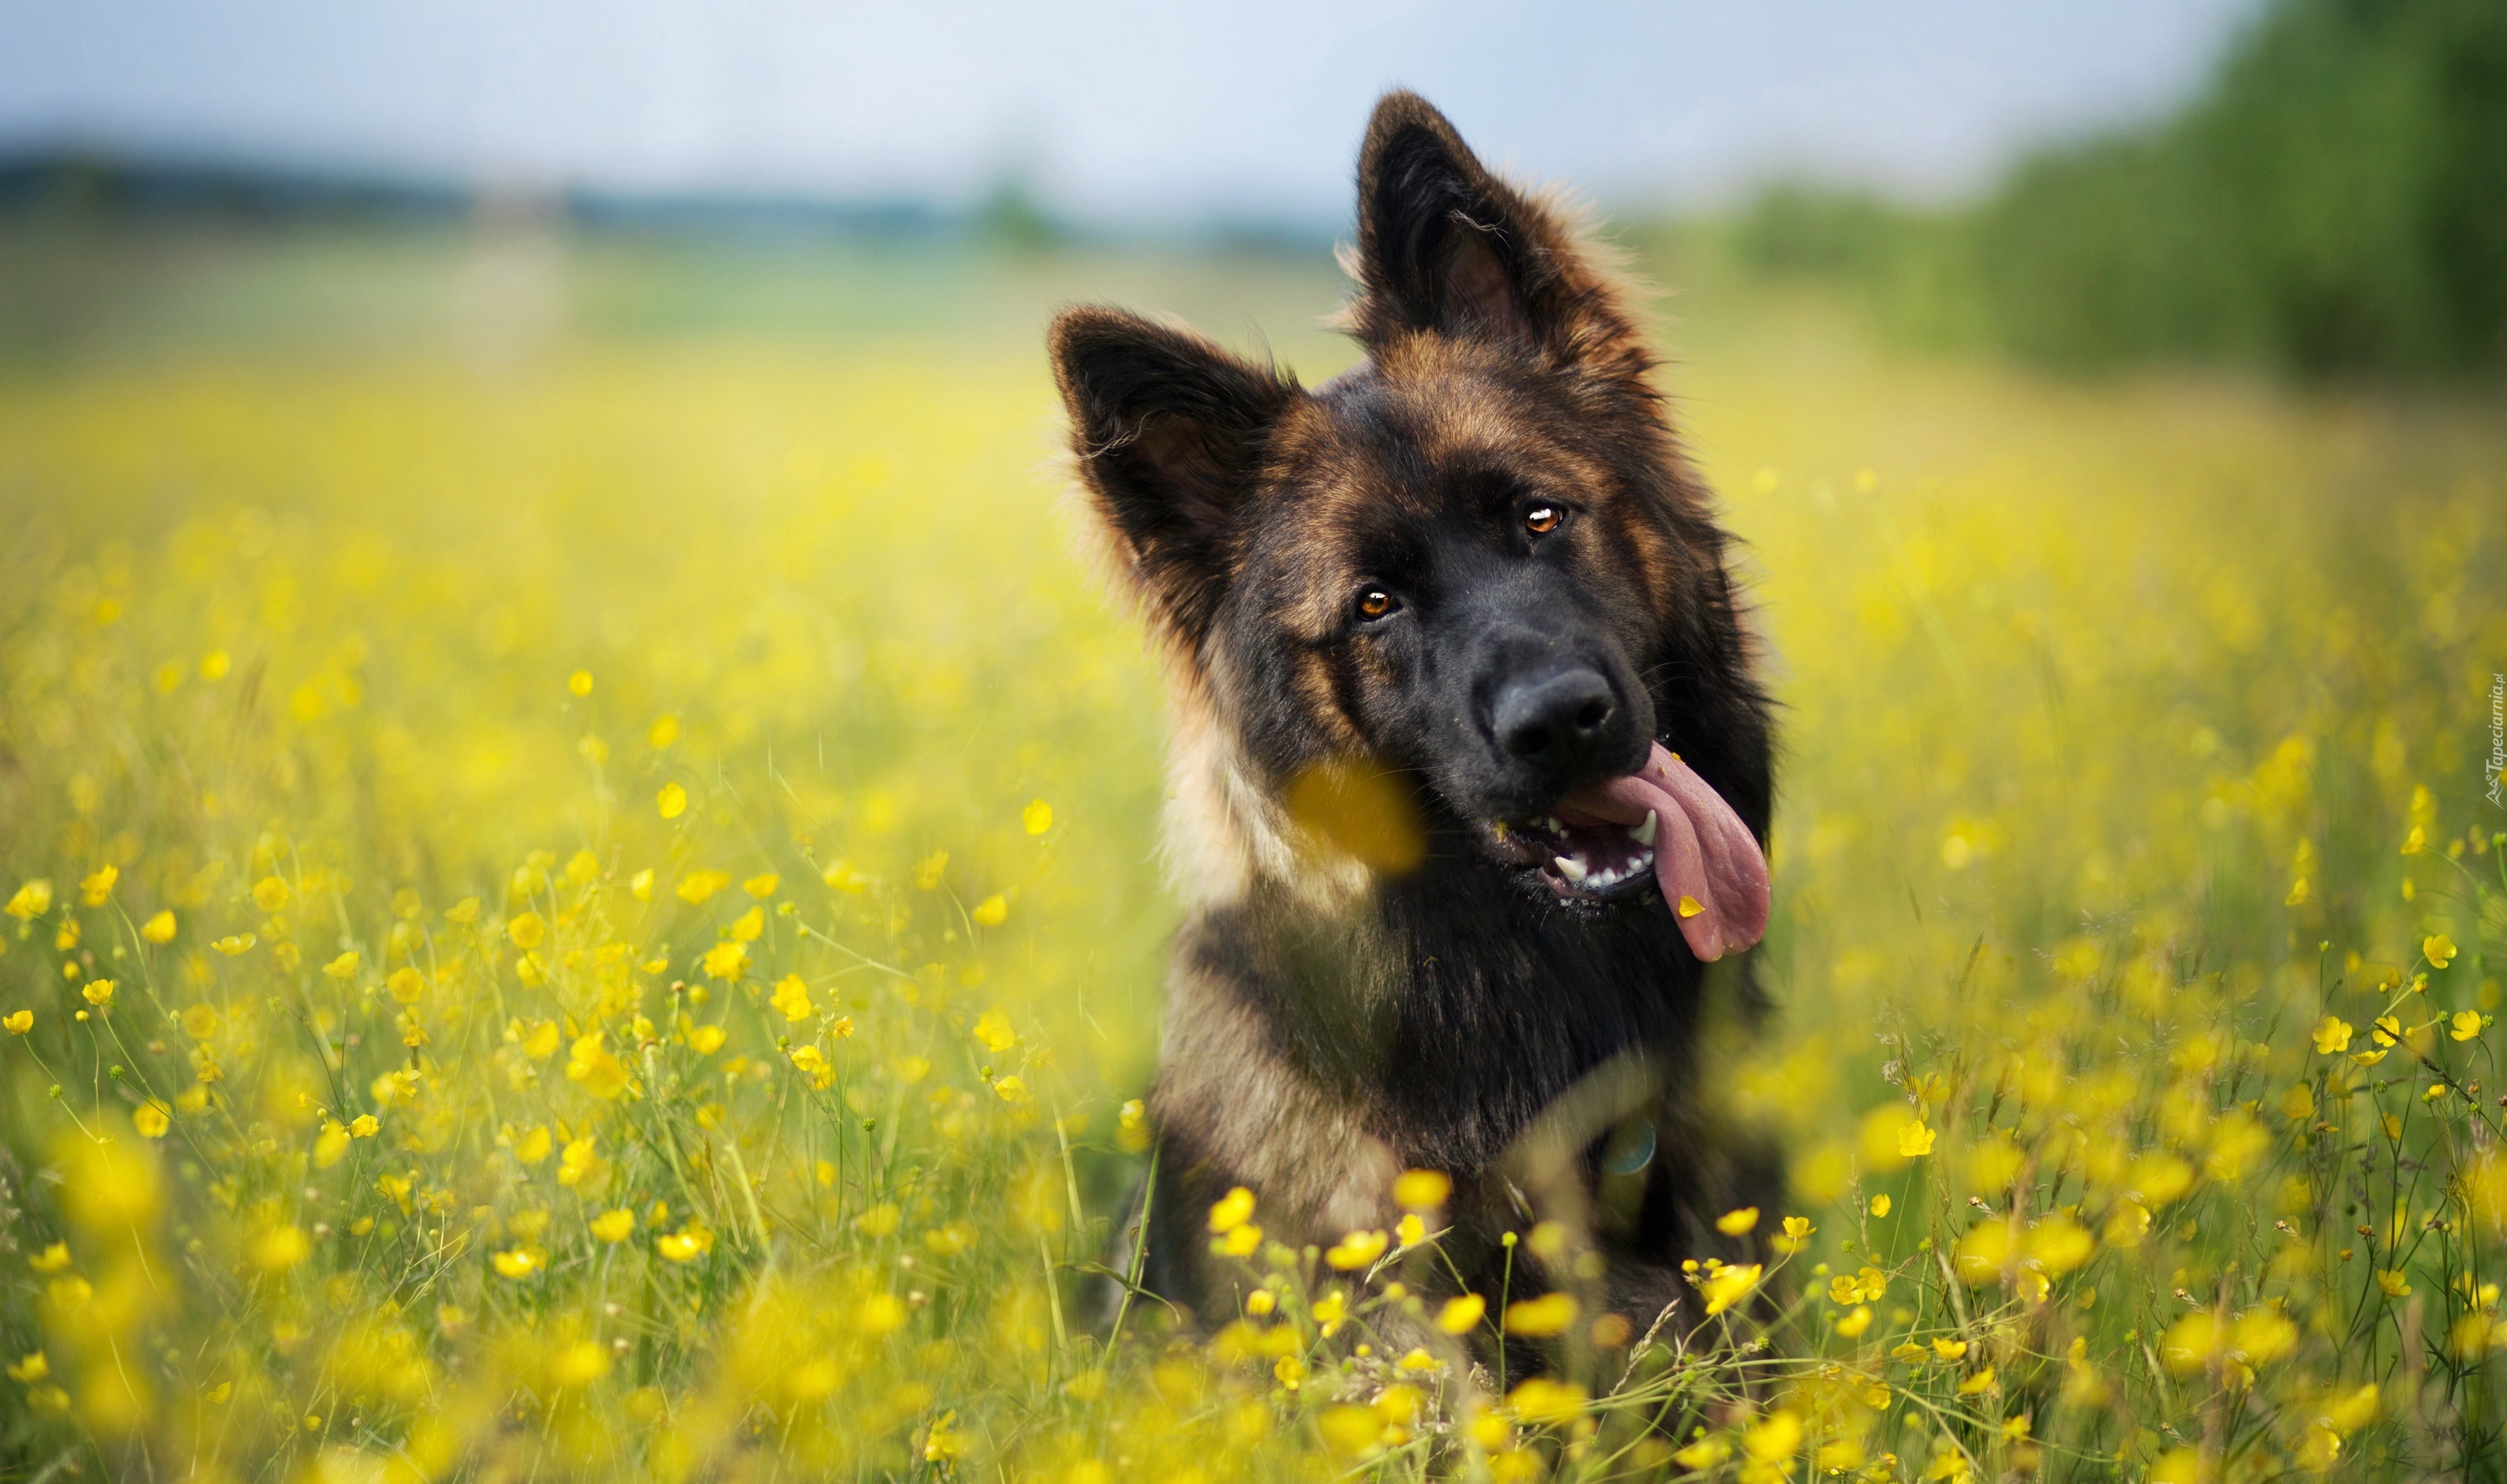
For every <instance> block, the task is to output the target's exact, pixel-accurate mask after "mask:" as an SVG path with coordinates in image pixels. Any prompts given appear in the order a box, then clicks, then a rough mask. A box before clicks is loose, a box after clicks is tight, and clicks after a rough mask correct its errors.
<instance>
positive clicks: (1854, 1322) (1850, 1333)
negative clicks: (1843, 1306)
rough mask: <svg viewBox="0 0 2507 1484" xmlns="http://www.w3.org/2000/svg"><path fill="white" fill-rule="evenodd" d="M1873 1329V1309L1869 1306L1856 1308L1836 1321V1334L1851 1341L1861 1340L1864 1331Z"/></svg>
mask: <svg viewBox="0 0 2507 1484" xmlns="http://www.w3.org/2000/svg"><path fill="white" fill-rule="evenodd" d="M1869 1328H1871V1306H1870V1305H1869V1304H1865V1305H1862V1306H1860V1307H1858V1308H1856V1309H1855V1310H1854V1311H1853V1312H1852V1313H1850V1314H1848V1315H1846V1316H1845V1317H1844V1318H1843V1319H1840V1320H1838V1321H1836V1332H1837V1333H1838V1334H1840V1335H1843V1336H1844V1337H1845V1338H1847V1339H1849V1340H1851V1339H1856V1338H1859V1337H1860V1336H1861V1335H1862V1333H1863V1331H1865V1330H1867V1329H1869Z"/></svg>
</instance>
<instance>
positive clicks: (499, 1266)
mask: <svg viewBox="0 0 2507 1484" xmlns="http://www.w3.org/2000/svg"><path fill="white" fill-rule="evenodd" d="M488 1261H489V1262H490V1263H491V1264H493V1265H494V1267H495V1269H496V1276H498V1277H499V1278H512V1279H517V1280H519V1279H525V1278H528V1277H530V1276H531V1275H532V1274H533V1273H536V1272H538V1271H539V1269H540V1259H539V1258H538V1257H537V1256H536V1255H534V1254H533V1253H532V1251H531V1249H529V1248H527V1247H517V1248H509V1249H506V1250H504V1251H501V1252H494V1253H491V1254H490V1256H489V1258H488Z"/></svg>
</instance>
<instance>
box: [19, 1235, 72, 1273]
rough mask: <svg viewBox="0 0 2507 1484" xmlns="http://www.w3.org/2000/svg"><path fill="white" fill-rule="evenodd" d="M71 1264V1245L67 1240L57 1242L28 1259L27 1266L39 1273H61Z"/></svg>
mask: <svg viewBox="0 0 2507 1484" xmlns="http://www.w3.org/2000/svg"><path fill="white" fill-rule="evenodd" d="M69 1265H70V1245H69V1244H68V1243H66V1242H55V1243H54V1244H53V1245H52V1246H50V1247H48V1248H46V1249H43V1250H42V1251H40V1252H37V1253H35V1254H34V1255H33V1256H31V1257H29V1258H27V1259H26V1266H28V1267H30V1268H33V1269H34V1270H35V1271H36V1272H38V1273H59V1272H63V1271H66V1270H67V1269H68V1267H69Z"/></svg>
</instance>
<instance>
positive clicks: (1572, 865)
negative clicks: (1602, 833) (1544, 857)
mask: <svg viewBox="0 0 2507 1484" xmlns="http://www.w3.org/2000/svg"><path fill="white" fill-rule="evenodd" d="M1556 864H1557V866H1558V874H1559V875H1561V876H1563V877H1566V878H1567V879H1568V880H1569V881H1571V882H1580V881H1582V880H1583V879H1584V878H1585V877H1586V876H1588V875H1590V874H1592V873H1591V872H1589V871H1588V870H1586V869H1585V866H1584V862H1583V861H1581V860H1580V859H1578V858H1577V857H1575V856H1573V855H1561V856H1559V857H1558V859H1557V862H1556Z"/></svg>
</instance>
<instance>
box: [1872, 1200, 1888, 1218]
mask: <svg viewBox="0 0 2507 1484" xmlns="http://www.w3.org/2000/svg"><path fill="white" fill-rule="evenodd" d="M1871 1213H1872V1214H1873V1215H1875V1216H1885V1215H1887V1214H1888V1213H1889V1198H1888V1197H1887V1196H1885V1195H1875V1196H1873V1197H1872V1198H1871Z"/></svg>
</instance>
